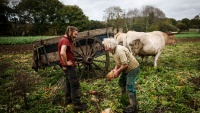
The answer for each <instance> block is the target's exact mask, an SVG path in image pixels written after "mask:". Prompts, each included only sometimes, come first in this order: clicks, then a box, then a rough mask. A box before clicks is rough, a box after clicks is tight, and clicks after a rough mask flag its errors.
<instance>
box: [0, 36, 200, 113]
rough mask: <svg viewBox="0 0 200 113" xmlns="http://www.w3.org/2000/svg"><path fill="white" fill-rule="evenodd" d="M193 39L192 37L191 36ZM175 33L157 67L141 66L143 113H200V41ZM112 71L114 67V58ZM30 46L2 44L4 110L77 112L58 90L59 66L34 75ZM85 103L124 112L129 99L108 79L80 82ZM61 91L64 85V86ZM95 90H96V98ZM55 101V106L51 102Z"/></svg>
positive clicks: (0, 98) (92, 111)
mask: <svg viewBox="0 0 200 113" xmlns="http://www.w3.org/2000/svg"><path fill="white" fill-rule="evenodd" d="M189 35H191V34H189ZM189 35H188V38H187V37H184V36H180V35H177V37H178V38H177V39H176V40H177V44H176V46H166V47H165V49H164V50H163V52H162V53H161V56H160V57H159V59H158V66H157V68H154V67H153V66H152V62H151V59H150V58H149V61H148V62H144V63H142V62H141V59H140V58H138V57H137V59H138V61H139V62H140V74H139V76H138V78H137V83H136V89H137V99H138V103H139V112H141V113H164V112H165V113H199V112H200V37H198V36H199V35H198V36H196V37H192V38H191V37H190V36H189ZM110 59H111V61H110V67H109V69H111V68H112V67H113V66H114V64H113V60H112V56H110ZM31 62H32V45H31V44H30V43H28V44H23V45H19V44H17V43H16V44H14V45H7V44H0V73H1V74H0V112H22V113H38V112H39V113H43V112H48V113H55V112H56V113H73V112H72V105H68V106H63V98H62V97H64V96H63V94H64V92H63V91H62V90H56V89H59V88H60V87H59V86H62V85H60V84H62V83H63V80H64V76H63V72H62V70H60V68H59V67H57V66H56V67H49V68H47V69H44V70H39V71H38V72H35V71H34V70H32V69H31ZM81 88H82V93H81V94H82V100H83V101H85V102H87V105H88V106H89V108H88V110H87V111H85V112H83V113H100V112H101V111H102V110H104V109H106V108H111V109H112V111H113V112H114V113H122V109H123V107H126V106H127V104H128V101H127V99H126V97H121V95H120V88H119V86H118V78H116V79H114V80H112V81H106V80H105V78H99V79H96V80H90V79H87V80H81ZM61 89H62V87H61ZM91 90H96V91H98V93H97V95H92V94H90V93H89V92H90V91H91ZM53 99H57V100H58V101H57V103H56V104H52V100H53ZM94 100H95V101H94Z"/></svg>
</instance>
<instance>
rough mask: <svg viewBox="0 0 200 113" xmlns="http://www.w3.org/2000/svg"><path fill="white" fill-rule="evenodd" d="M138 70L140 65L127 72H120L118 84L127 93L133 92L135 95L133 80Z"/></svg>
mask: <svg viewBox="0 0 200 113" xmlns="http://www.w3.org/2000/svg"><path fill="white" fill-rule="evenodd" d="M139 72H140V67H139V66H138V67H137V68H135V69H133V70H131V71H130V72H129V73H122V74H121V76H120V78H119V86H120V87H121V89H122V90H123V89H125V90H126V93H127V94H134V95H136V90H135V88H134V87H135V81H136V78H137V75H138V74H139Z"/></svg>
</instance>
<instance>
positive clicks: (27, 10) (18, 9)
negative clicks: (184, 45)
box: [0, 0, 200, 36]
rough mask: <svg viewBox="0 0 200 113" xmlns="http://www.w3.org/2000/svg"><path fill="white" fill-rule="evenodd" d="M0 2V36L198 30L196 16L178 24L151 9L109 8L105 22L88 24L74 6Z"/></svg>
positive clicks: (53, 0)
mask: <svg viewBox="0 0 200 113" xmlns="http://www.w3.org/2000/svg"><path fill="white" fill-rule="evenodd" d="M0 1H1V2H0V8H1V10H0V36H11V35H12V36H36V35H37V36H38V35H40V36H41V35H61V34H64V33H65V28H66V26H68V25H72V26H76V27H78V29H79V31H85V30H92V29H99V28H105V27H115V28H123V29H124V31H127V30H135V31H143V32H146V31H153V30H160V31H178V30H179V31H183V30H188V29H189V28H200V18H199V15H197V16H195V17H194V18H193V19H191V20H189V19H187V18H184V19H182V20H179V21H177V20H175V19H173V18H167V17H165V14H164V12H163V11H162V10H160V9H158V8H156V7H154V6H151V5H146V6H143V7H141V9H137V8H134V9H129V10H128V11H126V10H123V9H121V8H120V7H119V6H112V7H109V8H107V9H105V10H104V15H102V18H104V21H97V20H89V19H88V17H87V16H86V15H85V14H84V12H83V11H82V9H81V8H79V7H78V6H77V5H64V4H63V3H62V2H60V1H58V0H0Z"/></svg>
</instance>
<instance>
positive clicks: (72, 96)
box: [58, 26, 87, 111]
mask: <svg viewBox="0 0 200 113" xmlns="http://www.w3.org/2000/svg"><path fill="white" fill-rule="evenodd" d="M77 36H78V29H77V28H76V27H73V26H68V27H67V30H66V33H65V35H63V36H62V38H61V39H60V41H59V43H58V52H59V58H60V64H61V67H62V70H63V71H64V72H65V76H66V90H65V104H66V105H67V104H70V103H72V104H73V105H74V111H82V110H86V109H87V105H86V104H85V103H81V101H80V83H79V80H78V76H77V75H76V69H75V68H76V67H75V66H76V62H75V60H74V52H73V45H72V43H73V40H74V39H75V38H77Z"/></svg>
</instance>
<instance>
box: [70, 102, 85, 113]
mask: <svg viewBox="0 0 200 113" xmlns="http://www.w3.org/2000/svg"><path fill="white" fill-rule="evenodd" d="M87 108H88V106H87V104H86V103H79V104H75V105H74V109H73V111H74V113H77V112H78V111H84V110H86V109H87Z"/></svg>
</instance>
